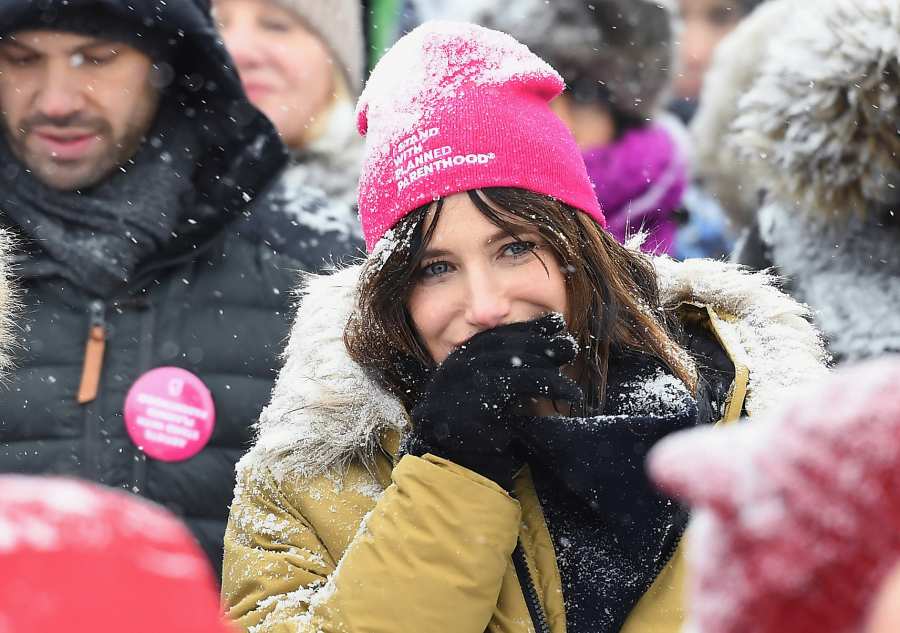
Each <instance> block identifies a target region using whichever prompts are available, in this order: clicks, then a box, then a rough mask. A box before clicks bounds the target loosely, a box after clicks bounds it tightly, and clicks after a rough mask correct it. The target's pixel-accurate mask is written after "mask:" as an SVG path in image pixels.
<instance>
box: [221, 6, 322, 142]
mask: <svg viewBox="0 0 900 633" xmlns="http://www.w3.org/2000/svg"><path fill="white" fill-rule="evenodd" d="M215 13H216V21H217V22H218V24H219V30H220V32H221V33H222V39H223V40H224V42H225V45H226V47H227V48H228V51H229V52H230V53H231V55H232V57H233V58H234V61H235V64H236V65H237V69H238V72H239V73H240V76H241V81H242V82H243V84H244V89H245V90H246V92H247V96H248V97H249V98H250V101H252V102H253V104H254V105H256V107H258V108H259V109H260V110H262V111H263V113H264V114H265V115H266V116H267V117H269V119H270V120H271V121H272V123H274V124H275V127H276V128H277V130H278V132H279V134H281V137H282V139H283V140H284V142H285V144H286V145H287V146H288V147H290V148H292V149H298V148H300V147H302V146H303V145H304V144H305V141H306V132H307V129H308V127H309V125H310V124H311V123H312V122H313V121H314V120H315V117H316V116H317V115H319V114H321V113H322V111H323V110H325V109H326V108H327V107H328V105H329V104H330V103H331V100H332V99H333V96H334V91H335V86H334V79H335V69H334V62H333V60H332V58H331V54H330V53H329V51H328V48H327V47H326V46H325V44H324V43H323V42H322V41H321V40H320V39H319V38H318V37H317V36H316V35H314V34H313V33H311V32H310V31H309V30H308V29H307V28H306V27H305V26H304V24H303V22H301V20H300V19H299V18H298V17H297V16H296V15H295V14H294V13H292V12H291V11H288V10H286V9H283V8H281V7H280V6H278V5H276V4H275V3H274V2H272V1H271V0H216V2H215Z"/></svg>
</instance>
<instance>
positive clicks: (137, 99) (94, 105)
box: [0, 0, 356, 566]
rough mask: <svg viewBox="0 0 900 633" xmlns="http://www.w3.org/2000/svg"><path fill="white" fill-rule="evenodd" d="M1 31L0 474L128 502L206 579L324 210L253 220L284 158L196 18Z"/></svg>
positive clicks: (75, 2) (96, 17) (191, 5)
mask: <svg viewBox="0 0 900 633" xmlns="http://www.w3.org/2000/svg"><path fill="white" fill-rule="evenodd" d="M0 25H2V26H0V112H2V120H0V124H2V125H0V127H2V132H3V133H2V137H0V211H2V216H0V227H3V228H7V229H9V230H10V231H11V232H12V233H13V234H14V236H15V238H16V239H17V251H18V254H19V255H18V257H17V259H16V261H15V264H16V266H17V273H18V274H19V276H20V277H21V281H20V284H21V287H22V296H23V310H22V317H21V318H20V329H19V336H20V338H21V341H20V342H21V350H20V353H19V354H18V358H17V359H16V363H17V369H16V370H15V371H14V372H13V373H12V375H11V376H10V386H9V390H8V392H7V393H5V394H4V395H3V397H2V398H0V472H4V471H5V472H21V473H53V474H65V475H76V476H80V477H84V478H87V479H92V480H95V481H99V482H101V483H104V484H107V485H110V486H117V487H122V488H126V489H128V490H132V491H134V492H135V493H138V494H141V495H144V496H146V497H149V498H150V499H153V500H155V501H157V502H159V503H162V504H164V505H166V506H167V507H169V508H170V509H172V510H174V511H175V512H176V513H177V514H179V515H181V516H182V517H183V518H184V519H185V520H186V521H187V523H188V524H189V526H190V527H191V528H192V529H193V531H194V533H195V535H196V536H197V538H198V540H199V541H200V543H201V544H202V545H203V547H204V548H205V549H206V551H207V553H208V554H209V556H210V558H211V559H212V560H213V562H214V564H216V565H217V566H218V565H219V564H220V560H221V548H222V535H223V532H224V526H225V519H226V515H227V507H228V504H229V503H230V501H231V497H232V488H233V486H234V475H233V466H234V463H235V461H236V460H237V458H238V457H239V456H240V454H241V453H242V451H243V450H244V449H245V448H246V446H247V444H248V441H249V438H250V424H251V422H252V421H253V420H254V419H256V417H257V415H258V413H259V410H260V409H261V407H262V405H263V404H265V402H266V401H267V399H268V396H269V391H270V389H271V385H272V381H273V378H274V376H275V370H276V366H277V357H278V353H279V351H280V347H281V343H282V339H283V338H284V336H285V335H286V333H287V328H288V324H289V322H290V315H289V314H288V312H289V310H290V303H291V293H290V290H291V288H292V286H293V285H294V284H295V281H296V271H297V270H302V269H303V270H318V269H320V268H322V267H323V266H324V265H326V264H327V263H329V262H330V261H332V260H335V259H339V258H340V257H342V256H343V255H345V254H347V253H350V252H351V251H352V250H353V249H354V248H355V247H356V245H355V244H353V243H351V242H348V241H347V239H348V238H347V237H346V236H341V235H338V234H329V233H322V232H321V231H316V230H315V228H313V227H311V226H310V224H315V223H310V222H309V221H308V218H309V217H315V214H316V213H317V211H319V210H321V211H323V212H324V211H326V209H325V207H326V206H327V205H329V204H332V203H331V202H330V201H326V200H322V199H319V198H315V197H314V196H313V195H312V194H310V195H309V196H308V197H307V198H304V199H303V200H302V201H301V202H302V207H303V208H304V214H303V217H306V218H307V221H306V223H305V225H304V224H303V223H301V222H298V221H297V216H296V214H295V216H294V217H289V216H288V215H287V214H285V213H284V212H283V210H282V209H280V208H278V207H277V206H275V205H274V204H272V196H271V195H270V193H269V189H270V185H272V184H274V183H275V182H276V180H277V177H278V173H279V171H280V169H281V168H282V166H283V164H284V160H285V153H284V150H283V148H282V146H281V143H280V141H279V140H278V137H277V135H276V133H275V131H274V129H273V128H272V126H271V125H270V124H269V122H268V121H267V120H266V119H265V118H264V117H263V116H262V115H261V114H260V113H259V112H258V111H257V110H255V109H254V108H253V107H252V106H251V105H250V104H249V102H248V101H247V100H246V98H245V96H244V94H243V92H242V90H241V87H240V83H239V81H238V78H237V76H236V74H235V72H234V70H233V66H232V63H231V60H230V58H229V57H228V55H227V53H226V52H225V51H224V49H223V47H222V46H221V45H220V43H219V41H218V38H217V35H216V32H215V29H214V27H213V23H212V20H211V18H210V15H209V2H208V0H175V1H172V0H170V1H169V2H162V1H159V0H138V1H135V0H132V1H126V0H66V1H63V0H46V1H44V2H33V1H30V0H0ZM301 195H304V194H301ZM307 212H308V213H307ZM126 401H127V404H126Z"/></svg>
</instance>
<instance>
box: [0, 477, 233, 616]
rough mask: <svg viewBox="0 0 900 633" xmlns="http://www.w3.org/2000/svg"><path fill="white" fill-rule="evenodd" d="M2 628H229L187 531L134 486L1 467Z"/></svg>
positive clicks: (204, 564) (211, 578)
mask: <svg viewBox="0 0 900 633" xmlns="http://www.w3.org/2000/svg"><path fill="white" fill-rule="evenodd" d="M0 569H2V570H3V573H2V574H0V633H22V632H24V631H31V632H41V631H66V632H67V633H123V632H124V631H127V632H128V633H236V631H235V630H234V629H232V628H231V627H230V626H228V625H227V624H225V621H224V617H223V615H222V613H221V610H220V607H219V597H218V590H217V588H216V582H215V578H214V576H213V573H212V569H211V568H210V566H209V562H208V561H207V559H206V556H205V555H204V554H203V552H202V551H201V550H200V548H199V546H197V545H196V543H195V542H194V540H193V538H192V537H191V535H190V533H189V532H188V531H187V528H185V527H184V526H183V525H182V524H181V523H180V522H179V521H178V520H177V519H175V518H174V517H173V516H172V515H170V514H169V513H168V512H167V511H165V510H163V509H162V508H160V507H158V506H155V505H153V504H151V503H149V502H147V501H144V500H142V499H140V498H138V497H136V496H134V495H131V494H128V493H126V492H123V491H119V490H112V489H108V488H103V487H101V486H98V485H95V484H89V483H86V482H81V481H77V480H71V479H61V478H44V477H27V476H22V475H4V476H0Z"/></svg>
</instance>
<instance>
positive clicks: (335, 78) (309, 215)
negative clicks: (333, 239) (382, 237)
mask: <svg viewBox="0 0 900 633" xmlns="http://www.w3.org/2000/svg"><path fill="white" fill-rule="evenodd" d="M214 5H215V14H216V19H217V22H218V25H219V29H220V32H221V34H222V39H223V41H224V42H225V46H226V47H227V48H228V51H229V52H230V53H231V55H232V57H233V58H234V62H235V64H236V66H237V70H238V72H239V74H240V76H241V81H242V82H243V84H244V89H245V90H246V92H247V95H248V96H249V98H250V100H251V101H252V102H253V104H254V105H255V106H256V107H258V108H259V109H260V110H262V111H263V113H265V115H266V116H267V117H268V118H269V119H270V120H271V121H272V122H273V123H274V124H275V127H276V128H277V130H278V133H279V134H280V135H281V138H282V140H283V141H284V143H285V145H286V146H287V148H288V150H289V151H290V153H291V157H292V162H293V165H292V166H291V168H289V169H288V170H287V171H286V172H285V174H284V176H283V177H282V184H283V188H282V191H281V192H278V195H281V196H282V197H283V198H284V199H285V202H286V203H287V205H288V206H289V207H290V206H291V205H292V204H293V200H292V198H293V197H292V195H291V192H292V191H295V190H296V189H298V188H300V187H303V186H308V187H314V188H318V189H320V190H322V191H323V192H324V193H325V194H326V195H327V197H328V198H329V199H330V200H331V201H332V202H334V203H340V204H339V205H337V204H336V205H335V208H330V209H327V210H321V209H307V208H298V209H296V214H295V215H297V216H298V218H299V220H300V221H301V223H307V224H317V225H319V226H321V225H322V224H323V223H324V224H325V225H327V227H328V228H332V229H333V228H336V227H337V226H338V225H339V226H341V227H344V228H346V230H347V231H348V232H349V233H352V234H354V235H355V234H357V233H358V227H357V222H356V218H355V213H352V212H350V211H352V209H353V207H354V205H355V204H356V184H357V180H358V179H359V163H360V160H361V156H362V143H361V141H360V140H359V138H358V136H357V134H356V128H355V119H354V114H353V107H354V103H355V101H356V98H357V97H358V96H359V91H360V89H361V87H362V82H363V72H364V67H365V63H364V57H365V52H364V49H365V44H364V37H363V27H362V10H361V8H360V4H359V3H358V2H354V1H352V0H338V1H330V2H321V1H317V0H216V1H215V3H214ZM341 211H344V212H345V213H341Z"/></svg>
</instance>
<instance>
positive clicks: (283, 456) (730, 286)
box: [238, 257, 825, 478]
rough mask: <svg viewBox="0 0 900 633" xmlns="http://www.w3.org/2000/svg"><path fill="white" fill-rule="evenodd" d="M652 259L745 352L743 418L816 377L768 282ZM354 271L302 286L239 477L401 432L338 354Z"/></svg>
mask: <svg viewBox="0 0 900 633" xmlns="http://www.w3.org/2000/svg"><path fill="white" fill-rule="evenodd" d="M653 260H654V262H655V264H656V267H657V271H658V273H659V280H660V290H661V293H662V297H663V300H664V303H665V304H667V305H676V304H678V303H681V302H700V303H705V304H708V305H710V306H711V307H713V308H714V309H715V310H717V311H718V312H719V313H720V314H722V315H723V317H725V318H730V324H729V325H727V326H726V327H727V331H728V333H729V334H730V337H731V339H732V340H730V341H729V342H730V343H731V344H732V346H733V347H736V348H738V349H739V350H743V357H742V359H741V360H742V362H744V364H746V365H747V366H748V367H749V368H750V375H751V381H750V395H749V398H750V400H749V403H748V410H749V411H751V412H753V413H755V412H757V411H758V410H762V409H765V408H768V406H770V405H771V404H773V403H774V402H775V401H777V400H778V398H780V396H781V394H782V393H783V391H784V390H785V389H787V388H788V387H791V386H793V385H796V384H799V383H801V382H803V381H804V380H808V379H810V378H815V377H817V376H821V375H822V374H823V373H824V371H825V368H824V360H823V359H824V356H825V353H824V351H823V348H822V344H821V341H820V340H819V338H818V335H817V333H816V331H815V330H814V328H813V327H812V326H811V325H810V324H809V322H808V321H807V320H806V316H807V310H806V308H805V307H804V306H802V305H800V304H798V303H797V302H796V301H794V300H793V299H791V298H790V297H788V296H787V295H785V294H783V293H782V292H781V291H779V290H778V289H777V288H776V287H775V286H774V285H773V282H774V279H773V277H772V276H770V275H768V274H766V273H754V274H751V273H748V272H746V271H745V270H743V269H741V268H740V267H739V266H736V265H733V264H726V263H723V262H718V261H713V260H690V261H689V262H687V263H680V262H676V261H674V260H672V259H670V258H668V257H654V258H653ZM360 272H361V267H360V266H353V267H350V268H346V269H343V270H340V271H337V272H335V273H334V274H331V275H318V276H317V275H310V276H308V277H306V278H305V285H304V288H303V290H302V291H301V294H300V298H301V304H300V307H299V310H298V313H297V318H296V321H295V322H294V325H293V328H292V332H291V336H290V340H289V342H288V346H287V349H286V351H285V359H286V363H285V366H284V368H283V369H282V370H281V374H280V375H279V377H278V380H277V382H276V384H275V388H274V390H273V393H272V400H271V402H270V403H269V405H268V406H267V407H266V408H265V409H264V410H263V412H262V415H261V417H260V420H259V422H258V423H257V424H256V432H257V440H256V445H255V446H254V447H253V448H252V449H251V451H250V452H249V453H248V454H247V455H246V456H245V457H244V459H242V460H241V462H240V464H239V465H238V468H239V470H243V469H256V468H268V469H269V470H271V472H272V474H273V475H274V476H275V477H276V478H282V477H284V476H285V475H287V474H292V475H299V476H314V475H318V474H323V473H325V472H327V471H328V470H329V469H333V468H336V469H338V470H341V469H343V468H344V467H346V465H347V464H348V463H349V462H350V461H352V460H354V459H359V460H361V461H362V463H364V464H368V465H371V464H372V462H373V460H374V455H375V451H376V450H377V447H378V445H379V442H380V440H381V436H382V433H383V432H384V431H386V430H394V431H398V432H401V433H402V432H403V431H404V429H405V428H406V427H407V425H408V423H409V421H408V416H407V414H406V412H405V410H404V409H403V407H402V405H401V404H400V402H399V401H398V400H396V399H395V398H394V397H393V396H391V395H389V394H388V393H387V392H385V391H384V390H383V389H382V388H381V387H379V386H378V385H377V384H376V383H375V382H374V381H373V380H372V379H371V378H370V377H369V376H368V375H367V373H366V372H365V371H364V370H363V369H362V368H361V367H360V366H359V365H357V364H356V363H354V362H353V361H352V360H351V359H350V357H349V356H348V354H347V350H346V348H345V347H344V342H343V333H344V327H345V325H346V323H347V320H348V318H349V315H350V312H351V310H352V309H353V306H354V301H355V298H356V286H357V280H358V277H359V274H360Z"/></svg>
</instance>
